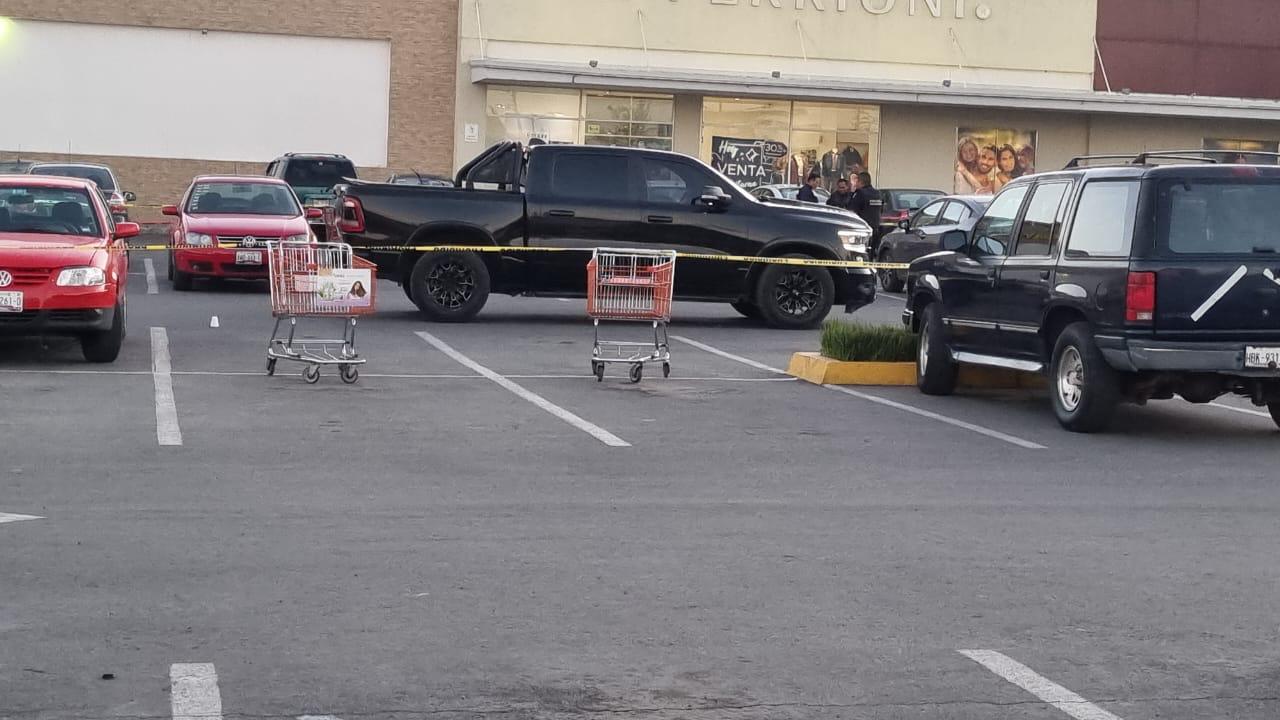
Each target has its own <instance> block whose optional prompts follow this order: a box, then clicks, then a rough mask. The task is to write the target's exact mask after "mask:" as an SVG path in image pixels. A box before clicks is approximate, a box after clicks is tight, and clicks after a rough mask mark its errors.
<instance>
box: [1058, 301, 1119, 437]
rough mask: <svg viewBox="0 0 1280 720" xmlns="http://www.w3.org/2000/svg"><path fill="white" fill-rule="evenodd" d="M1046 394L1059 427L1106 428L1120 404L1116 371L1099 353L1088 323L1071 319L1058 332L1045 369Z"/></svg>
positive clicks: (1076, 429)
mask: <svg viewBox="0 0 1280 720" xmlns="http://www.w3.org/2000/svg"><path fill="white" fill-rule="evenodd" d="M1049 398H1050V400H1051V402H1052V403H1053V412H1054V414H1056V415H1057V416H1058V422H1059V423H1060V424H1061V425H1062V427H1064V428H1066V429H1068V430H1070V431H1072V432H1078V433H1093V432H1101V431H1103V430H1106V428H1107V426H1108V425H1110V424H1111V420H1112V418H1113V417H1114V416H1115V410H1116V406H1117V405H1119V404H1120V374H1119V373H1117V372H1116V371H1115V370H1114V369H1113V368H1112V367H1111V366H1110V365H1108V364H1107V361H1106V359H1105V358H1104V357H1102V351H1100V350H1098V345H1097V343H1095V342H1094V340H1093V332H1092V331H1091V330H1090V329H1089V324H1088V323H1084V322H1077V323H1072V324H1070V325H1068V326H1067V328H1066V329H1065V330H1063V331H1062V334H1061V335H1059V336H1058V342H1057V343H1055V344H1054V347H1053V362H1052V365H1051V367H1050V369H1049Z"/></svg>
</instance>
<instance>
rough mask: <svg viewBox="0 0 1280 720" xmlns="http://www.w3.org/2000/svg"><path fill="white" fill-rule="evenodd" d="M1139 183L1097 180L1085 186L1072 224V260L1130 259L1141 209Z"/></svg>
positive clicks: (1068, 248)
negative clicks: (1134, 227) (1139, 206)
mask: <svg viewBox="0 0 1280 720" xmlns="http://www.w3.org/2000/svg"><path fill="white" fill-rule="evenodd" d="M1138 187H1139V185H1138V181H1137V180H1095V181H1093V182H1091V183H1089V184H1088V185H1085V186H1084V190H1083V191H1082V192H1081V193H1080V202H1079V204H1078V206H1077V208H1076V218H1075V221H1074V222H1072V223H1071V239H1070V240H1069V241H1068V242H1067V255H1068V256H1069V257H1127V256H1128V255H1129V247H1130V243H1132V241H1133V224H1134V221H1135V219H1136V218H1135V215H1136V213H1137V209H1138Z"/></svg>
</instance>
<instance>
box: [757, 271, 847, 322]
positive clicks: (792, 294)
mask: <svg viewBox="0 0 1280 720" xmlns="http://www.w3.org/2000/svg"><path fill="white" fill-rule="evenodd" d="M782 257H788V258H803V259H809V260H811V259H812V258H811V257H809V256H808V255H799V254H791V255H783V256H782ZM835 299H836V282H835V280H833V279H832V278H831V273H830V272H829V271H828V270H827V269H826V268H823V267H805V266H803V265H767V266H765V269H764V271H762V272H761V273H760V279H759V280H757V281H756V297H755V300H756V302H755V306H756V308H757V309H758V311H759V313H760V318H761V319H762V320H764V322H765V323H766V324H767V325H769V326H770V327H775V328H782V329H784V330H804V329H806V328H811V327H816V326H817V325H818V324H819V323H821V322H822V320H823V319H824V318H826V317H827V314H828V313H830V312H831V305H832V304H833V303H835Z"/></svg>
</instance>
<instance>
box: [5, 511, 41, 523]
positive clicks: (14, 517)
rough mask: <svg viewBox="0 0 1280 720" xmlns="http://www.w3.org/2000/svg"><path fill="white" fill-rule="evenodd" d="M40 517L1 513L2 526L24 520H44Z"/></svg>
mask: <svg viewBox="0 0 1280 720" xmlns="http://www.w3.org/2000/svg"><path fill="white" fill-rule="evenodd" d="M43 519H44V518H42V517H40V516H39V515H20V514H18V513H5V512H0V525H3V524H4V523H11V522H22V521H23V520H43Z"/></svg>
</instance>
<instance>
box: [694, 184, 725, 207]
mask: <svg viewBox="0 0 1280 720" xmlns="http://www.w3.org/2000/svg"><path fill="white" fill-rule="evenodd" d="M731 200H732V198H730V197H729V193H727V192H725V191H724V188H722V187H720V186H719V185H708V186H706V187H704V188H702V195H701V196H699V197H698V200H697V204H698V205H701V206H702V207H703V208H705V209H706V210H707V211H708V212H713V211H717V210H724V209H725V208H727V207H729V202H730V201H731Z"/></svg>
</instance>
